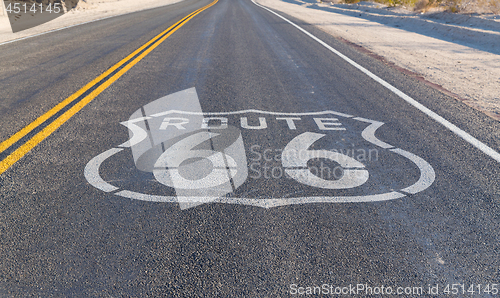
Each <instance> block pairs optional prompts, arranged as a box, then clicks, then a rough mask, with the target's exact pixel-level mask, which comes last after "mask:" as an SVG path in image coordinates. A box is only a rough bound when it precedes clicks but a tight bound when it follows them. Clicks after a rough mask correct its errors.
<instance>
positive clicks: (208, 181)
mask: <svg viewBox="0 0 500 298" xmlns="http://www.w3.org/2000/svg"><path fill="white" fill-rule="evenodd" d="M215 136H218V134H213V133H212V134H210V133H208V132H202V133H198V134H195V135H192V136H189V137H187V138H185V139H183V140H181V141H179V142H177V143H176V144H174V145H172V146H171V147H170V148H169V149H168V150H166V151H165V152H164V153H163V154H162V156H160V158H159V159H158V161H157V162H156V164H155V167H161V168H164V170H155V171H154V174H155V176H156V178H157V180H158V181H159V182H161V183H162V184H165V185H167V186H171V187H174V188H181V189H202V188H207V187H215V186H217V185H222V184H224V183H228V182H229V179H231V178H233V177H234V176H235V175H236V173H237V165H236V162H235V159H234V158H233V157H231V156H229V155H228V154H227V153H226V154H224V153H222V152H218V151H211V150H193V148H194V147H196V145H199V144H201V143H202V142H204V141H207V140H208V139H210V138H212V137H215ZM324 136H325V135H324V134H319V133H312V132H305V133H303V134H301V135H299V136H297V137H295V138H294V139H293V140H292V141H290V143H288V145H287V146H286V147H285V149H284V150H283V152H282V164H283V167H284V168H285V173H286V174H288V175H289V176H290V177H291V178H293V179H294V180H296V181H298V182H300V183H302V184H305V185H309V186H313V187H318V188H325V189H346V188H354V187H357V186H360V185H362V184H364V183H365V182H366V181H368V177H369V174H368V171H367V170H365V169H364V168H365V166H364V165H363V164H362V163H360V162H359V161H357V160H355V159H353V158H352V157H349V156H347V155H344V154H341V153H338V152H331V151H328V150H308V148H309V147H310V146H311V145H312V144H313V143H314V142H316V141H317V140H319V139H321V138H322V137H324ZM233 153H234V152H233ZM192 158H203V159H207V160H209V161H210V162H211V163H212V165H213V168H212V171H211V172H210V173H209V174H207V175H206V176H205V177H204V178H202V179H198V180H189V179H185V178H183V177H182V176H181V175H179V168H180V167H181V166H182V165H181V164H182V163H183V162H184V161H186V160H188V159H192ZM314 158H325V159H329V160H331V161H334V162H336V163H338V164H339V165H340V166H341V167H342V169H343V175H342V177H341V178H340V179H338V180H325V179H322V178H320V177H318V176H315V175H314V174H313V173H312V172H311V171H310V170H309V169H308V167H307V162H308V161H309V160H311V159H314ZM237 159H238V158H237ZM238 160H241V159H238ZM166 168H168V170H167V169H166ZM165 174H167V175H166V176H165Z"/></svg>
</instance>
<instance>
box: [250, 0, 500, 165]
mask: <svg viewBox="0 0 500 298" xmlns="http://www.w3.org/2000/svg"><path fill="white" fill-rule="evenodd" d="M252 2H253V3H254V4H255V5H257V6H259V7H261V8H263V9H265V10H267V11H269V12H270V13H272V14H274V15H276V16H277V17H279V18H281V19H282V20H284V21H286V22H287V23H289V24H291V25H292V26H294V27H295V28H297V29H299V30H300V31H302V32H303V33H304V34H306V35H307V36H309V37H310V38H312V39H314V40H315V41H317V42H318V43H319V44H321V45H322V46H324V47H325V48H327V49H328V50H330V51H331V52H332V53H334V54H336V55H337V56H339V57H340V58H342V59H344V60H345V61H347V62H348V63H349V64H351V65H352V66H354V67H356V68H357V69H359V70H360V71H361V72H363V73H364V74H366V75H367V76H369V77H370V78H372V79H373V80H374V81H376V82H377V83H379V84H381V85H382V86H384V87H385V88H387V89H389V90H390V91H392V92H393V93H394V94H396V95H397V96H399V97H400V98H402V99H403V100H404V101H406V102H407V103H409V104H411V105H412V106H414V107H415V108H417V109H419V110H420V111H421V112H423V113H424V114H426V115H427V116H429V117H431V118H432V119H434V120H436V121H437V122H438V123H440V124H441V125H443V126H444V127H446V128H447V129H449V130H450V131H452V132H453V133H455V134H456V135H457V136H459V137H460V138H462V139H464V140H465V141H467V142H468V143H469V144H471V145H473V146H474V147H476V148H477V149H479V150H481V151H482V152H483V153H484V154H486V155H488V156H489V157H491V158H493V159H494V160H496V161H497V162H500V153H498V152H496V151H495V150H493V149H492V148H491V147H489V146H488V145H486V144H484V143H483V142H481V141H479V140H478V139H476V138H474V137H473V136H471V135H470V134H468V133H467V132H465V131H463V130H462V129H460V128H458V127H457V126H456V125H454V124H453V123H451V122H449V121H448V120H446V119H444V118H443V117H441V116H439V115H438V114H436V113H435V112H433V111H431V110H430V109H429V108H427V107H425V106H424V105H422V104H421V103H419V102H417V101H416V100H414V99H413V98H411V97H410V96H408V95H406V94H404V93H403V92H402V91H400V90H399V89H397V88H396V87H394V86H392V85H391V84H389V83H387V82H386V81H384V80H383V79H381V78H379V77H378V76H376V75H374V74H373V73H372V72H370V71H369V70H368V69H366V68H364V67H363V66H361V65H359V64H358V63H356V62H354V61H353V60H351V59H350V58H348V57H347V56H345V55H344V54H342V53H340V52H339V51H337V50H336V49H334V48H332V47H331V46H329V45H328V44H327V43H325V42H324V41H322V40H321V39H319V38H317V37H316V36H314V35H312V34H311V33H309V32H308V31H306V30H304V29H303V28H302V27H300V26H299V25H297V24H295V23H294V22H292V21H290V20H289V19H287V18H285V17H283V16H281V15H280V14H278V13H276V12H274V11H273V10H271V9H269V8H267V7H265V6H262V5H260V4H258V3H256V2H255V1H254V0H252Z"/></svg>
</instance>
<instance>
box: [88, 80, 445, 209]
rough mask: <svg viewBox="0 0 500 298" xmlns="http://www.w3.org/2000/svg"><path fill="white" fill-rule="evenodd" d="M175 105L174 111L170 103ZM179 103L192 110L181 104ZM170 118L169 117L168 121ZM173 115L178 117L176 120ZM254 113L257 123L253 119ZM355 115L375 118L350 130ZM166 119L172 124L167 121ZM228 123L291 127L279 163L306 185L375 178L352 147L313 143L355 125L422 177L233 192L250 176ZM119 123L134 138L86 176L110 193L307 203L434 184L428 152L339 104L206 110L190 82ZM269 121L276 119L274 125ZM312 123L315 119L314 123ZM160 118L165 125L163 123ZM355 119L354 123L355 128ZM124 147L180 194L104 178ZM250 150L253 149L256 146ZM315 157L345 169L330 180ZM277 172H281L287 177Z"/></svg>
mask: <svg viewBox="0 0 500 298" xmlns="http://www.w3.org/2000/svg"><path fill="white" fill-rule="evenodd" d="M172 107H173V108H174V110H170V108H172ZM179 108H183V109H184V108H185V109H186V110H184V111H183V110H181V109H179ZM245 114H248V115H249V117H243V116H245ZM254 114H258V115H254ZM262 115H264V116H262ZM266 115H273V116H278V117H275V118H276V122H273V121H271V122H266V120H265V119H266V117H265V116H266ZM166 116H167V118H166ZM170 116H171V117H170ZM229 116H232V117H233V118H234V119H232V121H231V122H229V118H228V117H229ZM238 116H239V117H238ZM297 116H300V117H297ZM333 116H337V117H341V118H342V119H339V118H334V117H333ZM319 117H321V118H319ZM271 118H272V117H271ZM165 119H168V120H167V121H165ZM172 119H175V120H176V121H174V122H171V120H172ZM179 119H180V120H181V121H179ZM242 119H245V120H242ZM247 119H248V120H247ZM250 119H251V121H252V124H249V122H250ZM268 119H269V118H268ZM211 120H212V122H211ZM214 120H215V122H214ZM240 122H242V123H240ZM306 122H308V123H309V126H307V127H303V126H302V125H303V124H302V123H306ZM353 122H354V123H353ZM356 122H358V123H359V122H361V123H365V124H366V123H368V124H369V125H367V126H366V127H365V128H364V129H363V130H362V131H359V129H357V128H356V129H354V131H347V129H346V128H347V127H352V125H353V124H355V123H356ZM164 123H168V125H165V124H164ZM180 123H182V125H181V124H180ZM230 123H232V124H233V125H234V124H236V123H240V124H241V126H242V128H245V127H246V129H244V130H243V131H246V133H251V134H255V133H257V134H267V133H269V131H271V132H272V131H273V130H274V128H273V126H272V125H277V124H278V125H279V124H282V125H280V126H279V129H283V128H285V127H288V129H289V132H293V133H296V134H297V136H295V137H294V138H293V139H292V140H291V141H288V145H286V146H285V148H284V149H281V148H275V150H282V151H280V154H279V155H280V158H279V159H277V160H276V162H277V163H279V164H280V165H279V167H280V171H281V170H283V171H284V172H285V173H286V174H287V175H288V178H292V179H294V180H295V182H296V183H298V184H299V185H303V186H304V187H314V188H318V189H323V190H336V189H344V190H346V189H353V188H356V187H360V186H361V185H363V184H365V183H366V182H367V181H368V180H369V178H370V175H369V169H368V168H367V167H366V166H365V164H363V163H362V162H361V161H360V160H356V159H355V158H354V157H353V156H349V154H348V153H347V154H346V152H336V151H335V149H332V148H330V147H326V148H325V149H320V150H318V149H314V144H316V143H318V142H319V144H320V143H321V141H320V140H321V139H322V138H323V137H326V136H327V134H330V135H331V136H330V137H333V136H334V135H335V137H336V138H337V137H339V136H341V135H342V134H346V133H347V134H348V135H349V134H351V135H352V133H353V132H356V135H358V134H359V136H360V139H361V140H364V141H367V142H369V143H370V144H371V145H374V146H376V147H377V148H382V149H384V150H386V152H390V153H393V154H396V155H397V156H399V157H404V158H405V159H406V160H408V161H410V162H411V163H413V164H414V165H415V166H416V168H418V170H419V171H420V176H419V179H418V181H416V182H415V183H413V184H412V185H410V186H405V185H403V186H401V187H404V188H402V189H400V190H399V191H397V190H396V191H394V190H393V189H390V190H389V191H387V192H385V193H379V194H373V193H370V192H371V191H368V193H367V194H365V195H354V196H353V195H345V196H324V195H323V196H304V197H295V198H273V197H272V196H270V197H258V198H239V197H232V195H231V193H234V192H235V191H236V189H237V188H238V187H239V186H241V185H242V184H243V183H245V182H246V181H247V178H248V167H249V165H248V163H247V157H246V154H245V146H244V142H243V138H242V135H241V131H240V130H239V129H238V128H236V127H234V126H231V125H230ZM257 123H258V124H257ZM349 123H351V124H349ZM121 124H122V125H124V126H126V127H127V128H128V129H129V130H130V139H129V140H128V141H127V142H125V143H123V144H122V145H120V146H119V147H122V148H115V149H111V150H108V151H106V152H104V153H102V154H100V155H98V156H96V157H95V158H93V159H92V160H91V161H90V162H89V163H88V164H87V166H86V167H85V173H84V174H85V178H86V179H87V180H88V182H89V183H90V184H91V185H93V186H94V187H95V188H97V189H100V190H102V191H104V192H114V194H116V195H118V196H122V197H126V198H131V199H136V200H143V201H152V202H177V203H178V204H179V206H180V208H181V209H186V208H191V207H194V206H197V205H200V204H204V203H210V202H218V203H230V204H245V205H251V206H258V207H264V208H270V207H276V206H284V205H289V204H305V203H341V202H373V201H386V200H393V199H396V198H402V197H405V194H415V193H418V192H421V191H423V190H425V189H427V188H428V187H430V186H431V185H432V183H433V182H434V180H435V178H436V176H435V173H434V170H433V169H432V167H431V165H430V164H429V163H427V162H426V161H425V160H423V159H422V158H420V157H418V156H416V155H414V154H412V153H410V152H407V151H405V150H402V149H399V148H394V147H393V146H392V145H390V144H387V143H385V142H383V141H381V140H379V139H377V137H376V136H375V133H376V130H377V129H378V128H380V127H381V126H382V125H383V124H384V123H383V122H379V121H374V120H370V119H365V118H359V117H353V116H351V115H346V114H343V113H338V112H335V111H322V112H310V113H307V112H305V113H280V112H267V111H258V110H244V111H233V112H220V113H219V112H216V113H204V112H202V111H201V107H200V105H199V102H198V96H197V94H196V90H195V89H194V88H191V89H187V90H183V91H180V92H177V93H174V94H172V95H169V96H166V97H162V98H161V99H159V100H156V101H153V102H151V103H149V104H147V105H146V106H144V107H143V108H142V109H139V110H138V111H136V112H135V113H133V114H132V116H131V118H130V119H129V120H128V121H125V122H122V123H121ZM268 124H272V125H271V126H269V128H268ZM314 124H316V125H315V126H314ZM162 125H163V126H165V127H163V129H162ZM297 125H300V126H299V128H301V130H302V131H303V130H304V129H305V130H306V132H298V128H297ZM180 126H182V127H180ZM212 126H213V127H214V128H215V129H216V130H215V131H210V129H212ZM357 126H358V125H354V127H357ZM314 127H315V128H314ZM203 128H204V129H205V130H203ZM256 128H258V129H256ZM334 128H335V129H334ZM338 128H342V130H338ZM285 129H286V128H285ZM309 129H313V130H314V129H317V130H319V131H321V133H315V132H307V130H309ZM159 132H161V134H160V133H159ZM288 137H289V136H288ZM326 140H328V138H327V139H326ZM364 141H363V142H364ZM344 145H345V144H344ZM320 146H321V145H320ZM323 146H324V145H323ZM124 148H130V150H131V151H132V152H133V153H134V150H136V152H135V153H134V154H133V156H134V161H135V163H136V167H137V169H138V170H141V171H144V172H151V173H153V175H154V177H156V180H157V181H158V182H159V183H161V184H163V185H165V186H167V187H169V188H171V189H173V190H175V193H176V196H163V195H155V194H151V195H150V194H144V193H139V192H135V191H132V190H125V189H119V188H118V187H115V186H113V185H111V184H109V183H108V182H106V181H105V180H104V179H102V178H101V176H100V173H99V170H100V165H101V164H102V163H103V162H104V161H105V160H107V159H108V158H111V157H113V156H114V155H116V154H118V153H120V152H122V151H124ZM323 148H324V147H323ZM269 150H271V149H267V150H265V151H264V155H263V156H264V159H265V160H266V161H267V160H274V158H272V159H270V158H271V157H269V156H267V157H266V152H267V151H269ZM252 153H255V152H253V151H252ZM267 153H269V152H267ZM377 154H378V153H377ZM259 155H260V154H259ZM317 159H326V160H330V161H332V162H333V163H336V164H338V165H339V167H340V168H341V169H340V170H341V172H342V173H341V175H340V176H339V177H338V179H336V180H331V179H330V178H329V177H328V179H324V178H325V177H324V176H322V175H321V176H318V175H317V174H318V173H316V174H315V173H313V172H312V170H311V169H310V168H309V167H308V163H309V161H313V162H314V160H317ZM250 168H251V167H250ZM204 170H205V171H204ZM264 176H265V175H264ZM283 177H284V176H283ZM251 178H255V177H251ZM265 178H266V177H265ZM279 178H280V179H281V178H282V176H280V177H279ZM255 179H259V178H255ZM291 181H293V180H291ZM374 181H377V180H376V179H375V180H374ZM254 183H258V182H257V181H255V182H254ZM242 196H244V195H242ZM264 196H265V195H264Z"/></svg>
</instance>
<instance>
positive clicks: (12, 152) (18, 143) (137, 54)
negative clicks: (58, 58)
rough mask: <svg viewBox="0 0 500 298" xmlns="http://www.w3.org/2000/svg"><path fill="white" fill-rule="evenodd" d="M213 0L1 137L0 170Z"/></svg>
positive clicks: (66, 119)
mask: <svg viewBox="0 0 500 298" xmlns="http://www.w3.org/2000/svg"><path fill="white" fill-rule="evenodd" d="M217 1H218V0H214V1H213V2H212V3H210V4H208V5H206V6H204V7H202V8H200V9H198V10H196V11H194V12H192V13H190V14H189V15H187V16H186V17H184V18H183V19H181V20H180V21H178V22H177V23H175V24H173V25H172V26H170V27H169V28H168V29H166V30H165V31H163V32H162V33H160V34H158V35H157V36H156V37H154V38H153V39H151V40H150V41H148V42H147V43H146V44H144V45H143V46H141V47H140V48H138V49H137V50H135V51H134V52H133V53H132V54H130V55H128V56H127V57H125V58H124V59H123V60H121V61H120V62H118V63H117V64H115V65H114V66H112V67H111V68H110V69H108V70H107V71H105V72H104V73H103V74H101V75H100V76H98V77H97V78H95V79H94V80H92V81H91V82H90V83H88V84H87V85H85V87H83V88H81V89H80V90H78V91H77V92H76V93H74V94H73V95H71V96H70V97H68V98H66V99H65V100H63V101H62V102H61V103H59V104H58V105H56V106H55V107H53V108H52V109H51V110H49V111H48V112H47V113H45V114H43V115H42V116H40V117H38V119H36V120H35V121H33V122H32V123H30V124H29V125H27V126H26V127H24V128H23V129H21V130H20V131H18V132H17V133H16V134H14V135H13V136H11V137H10V138H9V139H7V140H5V141H3V142H2V143H1V144H0V174H2V173H3V172H5V171H7V169H9V168H10V167H11V166H12V165H13V164H14V163H16V162H17V161H18V160H19V159H21V158H22V157H23V156H24V155H26V153H28V152H29V151H30V150H31V149H33V148H34V147H35V146H36V145H38V144H39V143H40V142H41V141H43V140H44V139H45V138H47V137H48V136H49V135H51V134H52V133H53V132H54V131H56V130H57V129H58V128H59V127H60V126H61V125H63V124H64V123H65V122H66V121H68V120H69V119H70V118H71V117H72V116H73V115H75V114H76V113H78V111H80V110H81V109H82V108H83V107H84V106H86V105H87V104H88V103H90V102H91V101H92V100H93V99H94V98H96V97H97V96H98V95H99V94H100V93H101V92H103V91H104V90H106V88H108V87H109V86H110V85H111V84H113V82H115V81H116V80H118V78H120V77H121V76H122V75H123V74H124V73H126V72H127V71H128V70H129V69H130V68H132V67H133V66H134V65H135V64H137V62H139V61H141V60H142V59H143V58H144V57H146V55H148V54H149V53H150V52H151V51H152V50H154V49H155V48H156V47H157V46H159V45H160V44H161V43H162V42H163V41H164V40H165V39H167V38H168V37H169V36H170V35H172V34H173V33H174V32H175V31H177V29H179V28H180V27H182V26H183V25H184V24H186V23H187V22H188V21H189V20H191V19H192V18H193V17H194V16H196V15H197V14H199V13H200V12H202V11H204V10H205V9H207V8H209V7H211V6H213V5H215V3H217Z"/></svg>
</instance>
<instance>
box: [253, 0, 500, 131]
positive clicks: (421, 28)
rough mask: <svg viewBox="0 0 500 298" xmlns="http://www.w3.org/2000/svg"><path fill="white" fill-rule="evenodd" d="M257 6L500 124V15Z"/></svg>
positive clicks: (293, 1) (269, 0) (267, 0)
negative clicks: (345, 44) (374, 58)
mask: <svg viewBox="0 0 500 298" xmlns="http://www.w3.org/2000/svg"><path fill="white" fill-rule="evenodd" d="M256 1H257V2H259V3H260V4H262V5H264V6H267V7H269V8H271V9H274V10H276V11H281V12H284V13H286V14H288V15H291V16H293V17H295V18H298V19H301V20H304V21H306V22H308V23H311V24H314V25H316V26H318V27H319V28H321V29H322V30H324V31H326V32H328V33H330V34H332V35H334V36H338V37H341V38H343V39H346V40H348V41H350V42H352V43H355V44H357V45H360V46H362V47H364V48H366V49H368V50H369V51H371V52H373V53H375V54H377V55H379V56H382V57H383V58H385V60H387V61H390V62H392V63H394V64H396V65H397V66H399V67H402V68H405V69H407V70H410V71H412V72H414V73H417V74H420V75H421V76H423V77H424V78H425V79H426V80H428V81H430V82H432V83H435V84H438V85H441V86H442V87H444V88H445V89H447V90H448V91H451V92H452V93H454V94H456V95H457V98H459V99H460V100H463V101H464V102H465V103H466V104H468V105H470V106H472V107H474V108H476V109H478V110H481V111H483V112H484V113H486V114H487V115H489V116H491V117H493V118H495V119H497V120H499V121H500V22H498V21H500V17H499V16H498V15H487V16H477V17H471V16H467V15H466V16H464V15H456V14H450V13H439V14H435V15H421V14H417V13H413V12H409V11H404V10H402V9H390V8H386V7H381V6H380V5H377V4H373V3H362V4H361V5H345V4H344V5H339V4H330V3H316V1H314V0H310V2H304V1H301V0H287V1H281V0H256Z"/></svg>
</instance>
